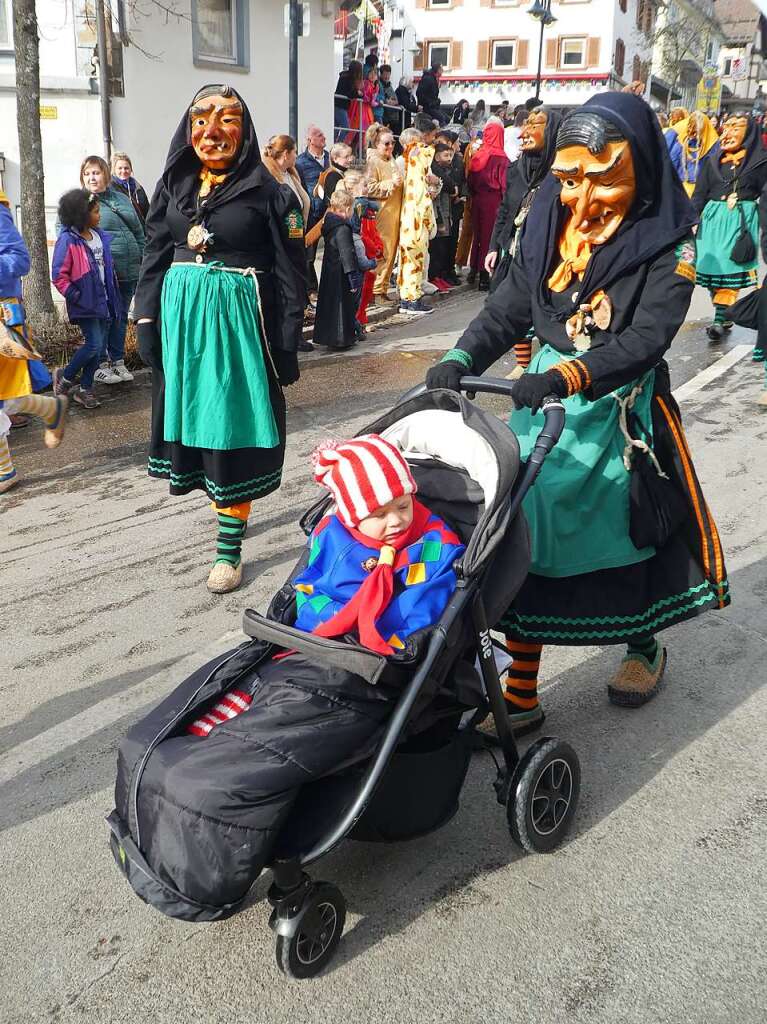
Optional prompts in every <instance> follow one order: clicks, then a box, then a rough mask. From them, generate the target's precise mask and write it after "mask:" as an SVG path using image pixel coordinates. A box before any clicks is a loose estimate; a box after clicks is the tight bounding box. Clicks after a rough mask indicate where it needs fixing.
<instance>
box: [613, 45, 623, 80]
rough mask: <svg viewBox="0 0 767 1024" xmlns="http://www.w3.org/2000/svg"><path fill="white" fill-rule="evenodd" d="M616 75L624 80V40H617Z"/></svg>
mask: <svg viewBox="0 0 767 1024" xmlns="http://www.w3.org/2000/svg"><path fill="white" fill-rule="evenodd" d="M614 63H615V74H616V75H618V76H619V77H621V78H623V68H624V66H625V63H626V47H625V45H624V43H623V40H622V39H616V40H615V62H614Z"/></svg>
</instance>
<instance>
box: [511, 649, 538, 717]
mask: <svg viewBox="0 0 767 1024" xmlns="http://www.w3.org/2000/svg"><path fill="white" fill-rule="evenodd" d="M506 647H507V648H508V651H509V654H510V655H511V656H512V658H513V659H514V660H513V662H512V665H511V668H510V669H509V673H508V675H507V677H506V685H505V687H504V693H503V695H504V697H505V698H506V700H507V701H508V702H509V704H510V705H512V707H510V708H509V711H510V712H515V711H534V710H535V709H536V708H537V707H538V671H539V669H540V666H541V651H542V650H543V644H526V643H522V642H521V641H520V640H514V639H512V638H511V637H506Z"/></svg>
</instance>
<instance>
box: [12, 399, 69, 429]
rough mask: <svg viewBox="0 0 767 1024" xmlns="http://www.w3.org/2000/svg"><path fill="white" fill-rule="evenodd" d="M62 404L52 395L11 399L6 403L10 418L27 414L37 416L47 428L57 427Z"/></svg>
mask: <svg viewBox="0 0 767 1024" xmlns="http://www.w3.org/2000/svg"><path fill="white" fill-rule="evenodd" d="M61 405H62V403H61V402H60V401H59V399H58V398H52V397H51V396H50V395H24V397H23V398H11V399H10V400H9V401H7V402H6V403H5V406H4V408H5V411H6V412H7V413H8V415H9V416H11V415H13V416H15V415H16V414H17V413H25V414H26V415H28V416H37V417H38V418H39V419H41V420H42V421H43V423H44V424H45V425H46V427H57V426H58V421H59V416H60V414H61Z"/></svg>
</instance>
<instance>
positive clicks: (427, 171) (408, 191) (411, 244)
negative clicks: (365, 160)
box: [397, 128, 434, 316]
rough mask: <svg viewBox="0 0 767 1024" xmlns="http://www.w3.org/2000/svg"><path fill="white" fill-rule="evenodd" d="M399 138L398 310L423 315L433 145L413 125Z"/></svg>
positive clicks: (431, 215)
mask: <svg viewBox="0 0 767 1024" xmlns="http://www.w3.org/2000/svg"><path fill="white" fill-rule="evenodd" d="M401 141H402V149H403V157H404V160H405V190H404V195H403V198H402V210H401V213H400V225H399V274H398V276H397V287H398V288H399V296H400V307H399V311H400V313H406V314H408V315H410V316H424V315H425V314H427V313H431V312H432V310H431V308H430V307H429V306H427V305H425V303H424V302H423V300H422V295H423V279H424V269H425V266H426V256H427V253H428V252H429V236H430V234H431V230H432V227H433V226H434V210H433V206H432V195H431V193H430V191H429V184H428V180H427V179H428V177H429V176H431V162H432V160H433V159H434V147H433V146H428V145H424V142H423V139H422V136H421V133H420V132H419V131H417V130H416V129H415V128H408V129H407V130H406V131H404V132H403V133H402V136H401Z"/></svg>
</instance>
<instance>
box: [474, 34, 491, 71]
mask: <svg viewBox="0 0 767 1024" xmlns="http://www.w3.org/2000/svg"><path fill="white" fill-rule="evenodd" d="M489 66H490V42H489V40H487V39H480V41H479V42H478V43H477V70H478V71H487V69H488V67H489Z"/></svg>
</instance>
